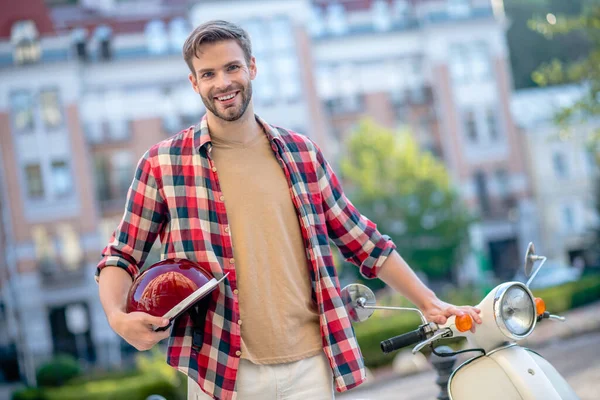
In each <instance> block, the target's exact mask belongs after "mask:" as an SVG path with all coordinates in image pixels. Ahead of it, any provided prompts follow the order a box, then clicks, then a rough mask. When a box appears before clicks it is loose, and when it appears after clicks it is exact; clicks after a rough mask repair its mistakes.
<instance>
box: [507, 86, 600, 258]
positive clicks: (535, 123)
mask: <svg viewBox="0 0 600 400" xmlns="http://www.w3.org/2000/svg"><path fill="white" fill-rule="evenodd" d="M582 95H583V91H582V90H581V88H578V87H575V86H557V87H550V88H539V89H527V90H520V91H518V92H517V93H515V95H514V97H513V100H512V109H513V114H514V116H515V119H516V121H517V123H518V125H519V128H520V130H521V132H522V136H523V139H524V146H525V152H526V154H529V157H528V159H527V161H528V169H529V174H530V176H531V183H532V188H533V193H534V197H535V205H536V208H537V209H538V212H539V226H540V232H541V233H540V235H541V241H540V245H539V246H537V248H536V250H537V252H538V253H541V254H544V255H546V256H548V258H549V259H551V260H553V261H555V262H556V263H559V264H562V265H573V264H577V263H578V262H581V261H586V262H587V263H592V262H594V261H595V260H589V259H586V257H585V255H586V252H585V250H586V248H587V247H588V246H589V244H590V242H591V240H593V239H594V238H593V237H590V234H591V232H592V229H594V228H596V227H597V225H598V222H599V220H598V214H597V208H596V202H597V201H598V198H597V190H596V188H597V186H596V185H597V184H598V166H597V164H596V160H595V158H594V157H595V149H592V148H590V139H591V137H592V134H593V133H594V131H597V130H598V128H599V127H600V121H598V120H590V121H588V122H587V123H585V124H578V125H572V126H569V127H566V128H563V127H558V126H557V125H556V123H555V122H554V120H553V117H554V115H555V113H556V112H557V111H558V110H559V109H560V108H562V107H567V106H569V105H572V104H573V103H574V102H575V101H576V100H577V99H578V98H579V97H580V96H582ZM579 257H581V260H580V261H577V258H579Z"/></svg>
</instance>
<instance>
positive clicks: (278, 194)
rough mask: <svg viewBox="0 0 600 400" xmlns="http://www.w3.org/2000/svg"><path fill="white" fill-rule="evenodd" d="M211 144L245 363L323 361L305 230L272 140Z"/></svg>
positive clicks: (215, 139) (217, 140)
mask: <svg viewBox="0 0 600 400" xmlns="http://www.w3.org/2000/svg"><path fill="white" fill-rule="evenodd" d="M211 139H212V144H213V149H212V151H211V156H212V158H213V161H214V164H215V166H216V168H217V176H218V180H219V185H220V187H221V191H222V192H223V196H224V197H225V208H226V210H227V218H228V220H229V228H230V230H231V239H232V242H233V255H234V258H235V269H236V274H237V282H238V289H239V294H238V296H239V305H240V314H241V321H242V323H241V337H242V355H241V357H242V358H245V359H248V360H250V361H252V362H254V363H257V364H276V363H285V362H292V361H297V360H300V359H303V358H306V357H310V356H313V355H315V354H318V353H319V352H321V351H322V349H323V344H322V339H321V334H320V327H319V316H318V313H317V306H316V303H314V302H313V301H312V298H311V293H312V289H311V282H310V275H309V268H310V266H309V263H308V261H307V258H306V250H305V246H304V240H303V238H302V233H301V228H300V222H299V220H298V216H297V214H296V209H295V207H294V204H293V203H292V198H291V192H290V188H289V186H288V183H287V179H286V177H285V173H284V171H283V169H282V168H281V166H280V165H279V163H278V162H277V159H276V157H275V154H274V153H273V150H272V149H271V144H270V142H269V139H268V138H267V136H266V135H262V134H261V135H259V137H257V138H256V139H254V140H252V141H251V142H250V143H247V144H245V145H244V144H242V143H236V142H234V141H231V140H227V138H218V137H214V136H212V137H211Z"/></svg>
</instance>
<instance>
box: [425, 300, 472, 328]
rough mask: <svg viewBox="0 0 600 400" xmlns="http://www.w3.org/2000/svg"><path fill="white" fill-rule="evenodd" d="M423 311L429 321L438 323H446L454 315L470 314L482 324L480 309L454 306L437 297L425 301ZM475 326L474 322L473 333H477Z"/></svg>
mask: <svg viewBox="0 0 600 400" xmlns="http://www.w3.org/2000/svg"><path fill="white" fill-rule="evenodd" d="M421 311H422V312H423V314H424V315H425V318H426V319H427V320H428V321H431V322H435V323H436V324H438V325H442V324H445V323H446V321H447V320H448V317H450V316H452V315H455V316H461V315H463V314H469V315H470V316H471V318H472V319H473V321H475V322H476V323H477V324H481V317H480V316H479V313H480V312H481V310H480V309H478V308H475V307H471V306H454V305H452V304H448V303H446V302H445V301H441V300H440V299H438V298H437V297H435V298H433V299H432V300H431V301H428V302H427V303H425V305H424V306H423V307H422V308H421ZM475 326H476V325H475V324H473V326H472V327H471V332H473V333H475V329H476V328H475Z"/></svg>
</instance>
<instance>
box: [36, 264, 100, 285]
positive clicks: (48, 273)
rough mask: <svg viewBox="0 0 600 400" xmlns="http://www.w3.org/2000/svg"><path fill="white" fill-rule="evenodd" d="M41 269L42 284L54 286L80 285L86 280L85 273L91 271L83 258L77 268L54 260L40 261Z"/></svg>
mask: <svg viewBox="0 0 600 400" xmlns="http://www.w3.org/2000/svg"><path fill="white" fill-rule="evenodd" d="M39 271H40V278H41V282H42V285H43V286H45V287H53V288H57V287H65V288H69V287H73V286H77V285H80V284H82V283H83V282H84V281H85V275H86V274H89V273H90V272H89V270H87V269H86V268H85V267H84V263H83V260H82V261H81V262H80V263H78V265H77V267H76V268H67V266H63V265H62V264H60V263H59V262H58V261H54V260H45V261H40V262H39Z"/></svg>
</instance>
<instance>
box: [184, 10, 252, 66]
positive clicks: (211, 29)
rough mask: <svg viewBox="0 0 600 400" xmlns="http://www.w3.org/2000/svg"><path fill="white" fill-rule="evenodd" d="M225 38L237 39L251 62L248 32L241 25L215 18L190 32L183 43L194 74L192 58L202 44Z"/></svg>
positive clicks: (250, 45)
mask: <svg viewBox="0 0 600 400" xmlns="http://www.w3.org/2000/svg"><path fill="white" fill-rule="evenodd" d="M223 40H235V41H236V42H237V43H238V44H239V45H240V47H241V48H242V50H243V51H244V58H245V59H246V63H247V64H250V59H251V58H252V43H250V37H249V36H248V33H247V32H246V31H245V30H244V29H242V28H241V27H239V26H237V25H236V24H233V23H231V22H227V21H223V20H213V21H208V22H205V23H203V24H202V25H199V26H198V27H197V28H196V29H194V30H193V31H192V33H190V35H189V36H188V38H187V39H186V40H185V43H184V44H183V59H184V60H185V62H186V63H187V65H188V67H189V68H190V71H192V74H194V75H195V74H196V71H194V66H193V65H192V58H194V57H195V56H197V55H198V53H199V51H200V46H202V45H203V44H206V43H216V42H220V41H223Z"/></svg>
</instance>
